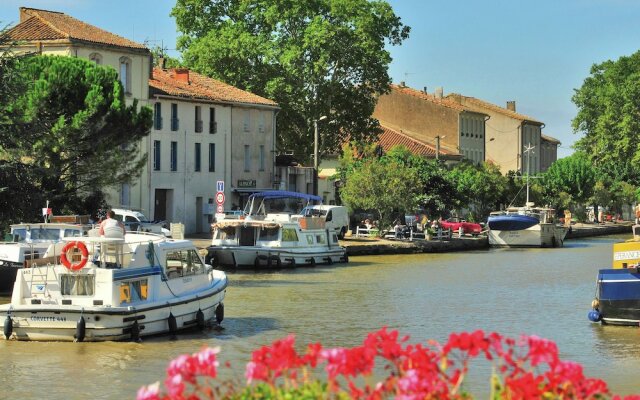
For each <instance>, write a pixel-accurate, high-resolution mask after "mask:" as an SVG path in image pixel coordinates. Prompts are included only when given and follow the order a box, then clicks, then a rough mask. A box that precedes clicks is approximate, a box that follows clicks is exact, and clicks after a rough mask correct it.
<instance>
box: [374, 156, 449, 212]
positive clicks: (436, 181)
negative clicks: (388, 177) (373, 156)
mask: <svg viewBox="0 0 640 400" xmlns="http://www.w3.org/2000/svg"><path fill="white" fill-rule="evenodd" d="M385 158H388V159H392V160H395V161H396V162H397V163H399V164H402V165H404V166H406V167H409V168H413V169H415V170H416V172H417V173H418V177H419V178H420V181H421V183H420V187H421V190H420V193H419V194H418V198H417V199H416V200H417V202H418V205H419V207H421V208H422V209H424V210H425V211H426V212H427V215H429V216H433V217H435V216H438V215H446V214H447V213H448V212H450V211H451V209H452V204H455V202H456V200H457V195H458V194H457V193H456V190H455V187H454V184H453V182H451V180H450V179H449V176H448V172H447V169H446V168H445V167H444V166H443V165H442V164H440V163H438V161H436V160H428V159H426V158H424V157H420V156H417V155H415V154H412V153H411V152H410V151H409V149H407V148H406V147H405V146H401V145H399V146H394V147H392V148H391V149H390V150H389V151H388V152H387V154H385ZM407 211H410V212H413V211H415V210H407Z"/></svg>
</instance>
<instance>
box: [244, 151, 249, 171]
mask: <svg viewBox="0 0 640 400" xmlns="http://www.w3.org/2000/svg"><path fill="white" fill-rule="evenodd" d="M244 172H251V147H250V146H249V145H248V144H245V145H244Z"/></svg>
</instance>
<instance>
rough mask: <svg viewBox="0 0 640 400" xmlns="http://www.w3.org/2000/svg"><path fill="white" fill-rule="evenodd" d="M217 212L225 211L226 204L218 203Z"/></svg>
mask: <svg viewBox="0 0 640 400" xmlns="http://www.w3.org/2000/svg"><path fill="white" fill-rule="evenodd" d="M216 212H217V213H219V214H222V213H223V212H224V206H223V205H221V204H218V208H216Z"/></svg>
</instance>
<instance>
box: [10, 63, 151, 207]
mask: <svg viewBox="0 0 640 400" xmlns="http://www.w3.org/2000/svg"><path fill="white" fill-rule="evenodd" d="M16 68H17V70H18V74H19V79H20V80H21V82H26V83H28V89H27V90H26V91H25V92H24V93H22V94H21V95H19V96H18V97H17V98H16V99H15V101H14V102H13V103H11V104H9V105H6V104H5V107H6V109H7V110H8V111H9V112H10V115H11V118H12V121H11V126H10V128H11V129H4V130H1V131H0V152H1V158H2V159H3V160H6V162H7V163H8V164H9V165H19V166H21V167H22V168H23V169H24V170H25V171H26V172H24V173H28V174H29V176H30V178H29V179H30V184H31V185H32V186H33V188H34V189H35V190H37V191H38V192H39V193H40V194H41V195H42V196H43V197H44V198H46V199H48V200H51V203H52V205H53V206H54V207H55V208H56V209H57V210H59V211H61V212H82V213H86V212H90V211H94V210H91V209H86V207H88V206H89V205H88V204H87V203H86V200H87V199H96V201H99V199H100V198H101V196H100V195H97V193H101V192H102V190H103V189H105V188H106V187H108V186H113V185H118V184H122V183H128V182H131V180H132V179H133V178H135V177H137V176H139V174H140V172H141V169H142V167H143V166H144V165H145V164H146V154H145V155H143V156H140V149H139V142H140V140H141V139H142V138H143V137H145V136H146V135H148V134H149V131H150V129H151V122H152V118H151V110H150V109H149V108H148V107H142V108H140V110H138V106H137V104H136V102H135V101H134V104H132V105H130V106H127V105H126V104H125V101H124V94H123V89H122V85H121V84H120V82H119V80H118V74H117V72H116V71H115V70H114V69H112V68H108V67H101V66H96V65H95V64H93V63H91V62H89V61H86V60H82V59H79V58H72V57H57V56H33V57H26V58H22V59H20V60H18V61H17V64H16ZM5 170H7V171H9V170H11V168H5ZM14 190H18V191H20V190H21V189H20V188H19V187H15V188H14ZM24 190H33V189H30V188H29V187H25V188H24ZM5 195H7V196H10V197H13V198H22V196H25V195H27V194H26V193H24V192H18V193H16V192H14V191H13V190H12V191H10V192H8V193H5ZM0 203H1V201H0ZM42 204H43V203H41V202H40V203H34V204H31V207H33V209H34V211H35V210H37V209H38V208H39V207H42Z"/></svg>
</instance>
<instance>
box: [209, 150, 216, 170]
mask: <svg viewBox="0 0 640 400" xmlns="http://www.w3.org/2000/svg"><path fill="white" fill-rule="evenodd" d="M215 171H216V144H215V143H209V172H215Z"/></svg>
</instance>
